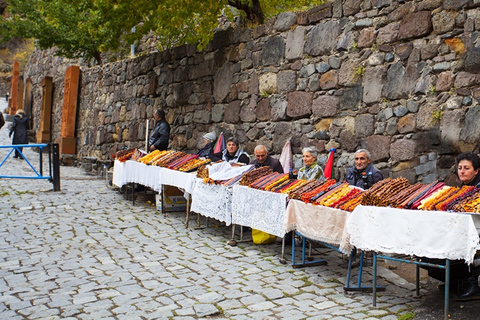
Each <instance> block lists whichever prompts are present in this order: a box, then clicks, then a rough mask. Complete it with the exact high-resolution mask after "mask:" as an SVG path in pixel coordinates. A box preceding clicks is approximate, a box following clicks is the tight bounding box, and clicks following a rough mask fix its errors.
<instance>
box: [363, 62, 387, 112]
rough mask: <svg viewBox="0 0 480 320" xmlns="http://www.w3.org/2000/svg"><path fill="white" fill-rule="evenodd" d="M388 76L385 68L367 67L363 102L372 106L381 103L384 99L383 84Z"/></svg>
mask: <svg viewBox="0 0 480 320" xmlns="http://www.w3.org/2000/svg"><path fill="white" fill-rule="evenodd" d="M386 75H387V69H386V68H385V67H384V66H378V67H367V68H365V75H364V77H363V79H364V81H363V83H364V88H363V102H364V103H366V104H371V103H375V102H378V101H380V98H381V97H382V88H383V82H384V81H385V78H386Z"/></svg>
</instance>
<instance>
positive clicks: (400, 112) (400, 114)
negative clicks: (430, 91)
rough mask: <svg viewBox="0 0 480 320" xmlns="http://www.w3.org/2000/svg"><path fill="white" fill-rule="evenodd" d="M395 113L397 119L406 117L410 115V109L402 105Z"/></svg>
mask: <svg viewBox="0 0 480 320" xmlns="http://www.w3.org/2000/svg"><path fill="white" fill-rule="evenodd" d="M393 113H395V115H396V116H397V117H403V116H404V115H406V114H407V113H408V109H407V108H406V107H404V106H402V105H400V106H398V107H396V108H395V109H394V110H393Z"/></svg>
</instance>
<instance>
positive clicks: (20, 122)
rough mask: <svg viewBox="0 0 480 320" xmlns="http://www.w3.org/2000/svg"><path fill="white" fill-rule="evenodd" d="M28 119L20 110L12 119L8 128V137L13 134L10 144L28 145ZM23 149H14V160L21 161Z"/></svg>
mask: <svg viewBox="0 0 480 320" xmlns="http://www.w3.org/2000/svg"><path fill="white" fill-rule="evenodd" d="M28 129H29V126H28V117H27V116H26V115H25V112H24V111H23V110H22V109H19V110H18V111H17V113H16V114H15V116H14V117H13V123H12V126H11V128H10V133H9V134H8V136H9V137H11V136H12V134H13V139H12V144H27V143H28V134H27V130H28ZM22 151H23V148H15V156H14V158H20V159H23V157H22V155H21V152H22Z"/></svg>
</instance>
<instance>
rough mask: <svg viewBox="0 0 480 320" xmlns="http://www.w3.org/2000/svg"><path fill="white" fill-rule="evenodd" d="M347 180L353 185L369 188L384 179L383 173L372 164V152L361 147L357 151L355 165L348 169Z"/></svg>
mask: <svg viewBox="0 0 480 320" xmlns="http://www.w3.org/2000/svg"><path fill="white" fill-rule="evenodd" d="M345 180H346V181H347V182H348V183H349V184H351V185H353V186H357V187H360V188H363V189H368V188H370V187H371V186H373V185H374V184H375V183H377V182H378V181H380V180H383V174H382V173H381V172H380V171H379V170H378V169H377V168H375V167H374V166H373V165H372V156H371V154H370V152H369V151H368V150H366V149H359V150H357V151H356V152H355V166H354V167H351V168H350V169H348V171H347V176H346V178H345Z"/></svg>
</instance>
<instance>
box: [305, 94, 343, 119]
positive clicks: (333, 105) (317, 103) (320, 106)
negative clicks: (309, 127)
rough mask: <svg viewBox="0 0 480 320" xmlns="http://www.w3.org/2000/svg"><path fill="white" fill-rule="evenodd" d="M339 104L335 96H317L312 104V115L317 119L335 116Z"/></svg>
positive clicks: (338, 99)
mask: <svg viewBox="0 0 480 320" xmlns="http://www.w3.org/2000/svg"><path fill="white" fill-rule="evenodd" d="M339 102H340V98H339V97H336V96H326V95H323V96H319V97H318V98H316V99H314V100H313V102H312V113H313V115H314V116H315V117H319V118H325V117H332V116H335V115H336V114H337V109H338V105H339Z"/></svg>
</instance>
